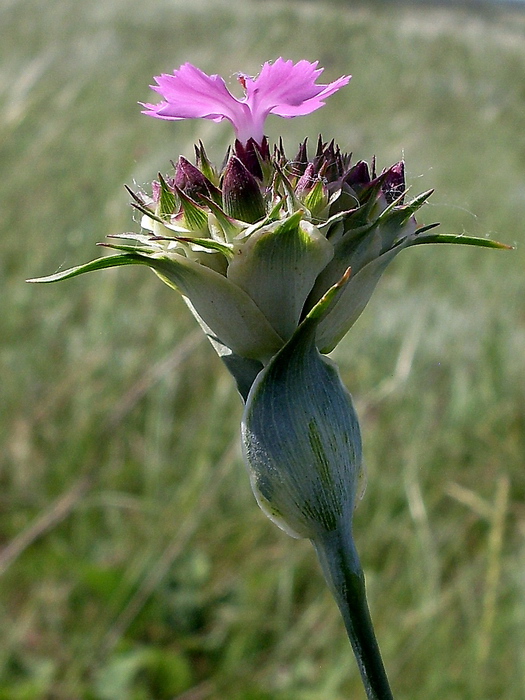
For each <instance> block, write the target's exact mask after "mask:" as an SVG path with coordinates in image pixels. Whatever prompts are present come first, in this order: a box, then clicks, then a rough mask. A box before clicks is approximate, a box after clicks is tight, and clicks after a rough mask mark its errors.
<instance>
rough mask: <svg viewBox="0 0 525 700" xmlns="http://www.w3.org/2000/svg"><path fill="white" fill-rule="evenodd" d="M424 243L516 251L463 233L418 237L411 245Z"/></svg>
mask: <svg viewBox="0 0 525 700" xmlns="http://www.w3.org/2000/svg"><path fill="white" fill-rule="evenodd" d="M424 243H452V244H455V245H472V246H479V247H480V248H495V249H497V250H514V247H513V246H511V245H507V244H506V243H499V242H498V241H493V240H491V239H490V238H476V237H475V236H465V235H464V234H462V233H434V234H431V235H426V236H422V235H418V236H417V237H416V238H415V239H414V240H413V241H411V242H410V243H409V245H410V246H415V245H423V244H424Z"/></svg>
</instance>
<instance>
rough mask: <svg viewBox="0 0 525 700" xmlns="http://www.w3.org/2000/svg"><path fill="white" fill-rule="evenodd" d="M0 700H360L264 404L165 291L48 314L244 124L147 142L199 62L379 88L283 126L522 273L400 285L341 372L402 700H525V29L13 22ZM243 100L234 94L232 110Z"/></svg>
mask: <svg viewBox="0 0 525 700" xmlns="http://www.w3.org/2000/svg"><path fill="white" fill-rule="evenodd" d="M0 26H2V41H1V42H0V167H1V173H2V175H1V178H0V212H1V215H0V228H1V234H0V282H1V294H2V304H1V312H0V367H1V379H0V382H1V383H0V444H1V445H2V449H1V451H0V544H1V547H2V549H1V550H0V636H1V642H0V700H174V699H175V698H176V699H178V700H207V699H210V700H346V699H348V698H352V699H353V700H358V699H360V698H364V693H363V690H362V687H361V681H360V678H359V674H358V672H357V668H356V666H355V662H354V660H353V657H352V655H351V650H350V647H349V644H348V640H347V638H346V636H345V633H344V629H343V625H342V622H341V620H340V618H339V614H338V612H337V610H336V607H335V604H334V602H333V600H332V598H331V597H330V594H329V592H328V591H327V589H326V586H325V584H324V582H323V580H322V577H321V574H320V571H319V569H318V564H317V561H316V559H315V556H314V553H313V550H312V548H311V546H310V545H309V543H308V542H305V541H296V540H292V539H291V538H289V537H287V536H286V535H285V534H284V533H282V532H281V531H280V530H278V529H277V528H276V527H275V526H274V525H273V524H272V523H271V522H270V521H268V520H267V519H266V518H265V516H264V515H263V514H262V512H261V511H260V510H259V508H258V507H257V505H256V503H255V500H254V499H253V496H252V493H251V489H250V486H249V483H248V479H247V476H246V472H245V468H244V466H243V464H242V460H241V455H240V445H239V420H240V417H241V412H242V406H241V401H240V399H239V397H238V395H237V393H236V390H235V387H234V383H233V381H232V380H231V378H230V376H229V375H228V374H227V372H226V370H225V369H224V367H223V366H222V364H221V362H220V360H219V359H218V358H217V357H216V356H215V354H214V352H213V350H212V349H211V347H210V346H209V345H208V344H207V342H206V340H205V339H204V337H203V336H202V334H201V332H200V331H199V329H197V328H196V324H195V322H194V321H193V319H192V318H191V316H190V314H189V312H188V310H187V309H186V307H185V305H184V303H183V301H182V300H181V298H180V297H179V296H178V295H177V294H176V293H174V292H173V291H172V290H170V289H168V288H167V287H165V286H164V285H162V284H161V283H160V282H159V281H158V279H157V278H156V277H155V276H154V275H153V274H152V273H151V272H150V271H148V270H146V269H142V268H140V269H135V268H126V269H117V270H110V271H105V272H99V273H97V274H96V275H86V276H84V277H82V278H79V279H76V280H71V281H67V282H62V283H60V284H57V285H51V286H42V287H39V286H35V285H28V284H25V282H24V280H25V279H26V278H28V277H34V276H38V275H45V274H50V273H53V272H55V271H56V270H58V269H60V268H62V267H69V266H72V265H76V264H79V263H81V262H84V261H87V260H90V259H92V258H95V257H97V255H98V253H99V252H100V249H98V250H97V248H96V247H95V243H96V242H98V241H101V240H103V239H104V237H105V236H106V235H107V234H110V233H115V232H120V231H126V230H130V229H131V228H133V229H134V230H138V228H137V227H138V222H137V220H136V219H137V217H136V215H134V214H133V210H132V209H131V207H130V206H129V197H128V195H127V193H126V192H125V190H124V187H123V185H124V183H126V184H128V185H130V186H132V187H133V186H136V187H141V186H143V185H145V183H147V182H149V181H151V180H152V179H154V178H155V177H156V175H157V172H158V171H161V172H164V173H166V172H168V171H169V169H170V160H172V159H176V158H177V157H178V155H179V154H184V155H185V156H187V157H190V158H191V157H192V155H193V144H194V143H195V142H197V141H198V140H199V139H202V141H203V142H204V143H205V144H206V148H207V151H208V154H209V156H210V157H211V159H212V160H215V161H216V162H217V163H220V162H221V160H222V158H223V155H224V153H225V151H226V148H227V146H228V144H229V142H230V139H231V131H230V129H229V127H228V125H226V124H221V125H216V124H213V123H211V122H204V121H201V122H180V123H169V122H161V121H160V120H153V119H148V118H147V117H145V116H143V115H141V114H140V107H139V105H138V104H137V102H138V101H139V100H141V101H148V100H153V101H154V96H153V94H152V93H151V91H150V90H149V89H148V85H149V84H150V83H151V82H152V76H154V75H158V74H159V73H160V72H169V71H171V70H172V69H173V68H175V67H178V66H179V65H180V64H181V63H183V62H185V61H191V62H193V63H194V64H196V65H198V66H199V67H201V68H202V69H203V70H205V71H207V72H216V73H220V74H222V75H224V76H226V77H227V76H232V75H233V74H234V73H235V72H236V71H238V70H242V71H244V72H247V73H254V74H255V73H257V71H258V69H259V67H260V65H261V64H262V63H263V62H264V61H265V60H269V59H274V58H276V57H278V56H281V55H282V56H284V57H286V58H293V59H295V60H298V59H300V58H307V59H309V60H319V62H320V65H321V66H324V67H325V74H324V76H323V77H326V78H327V80H334V79H335V78H337V77H339V76H340V75H342V74H347V73H351V74H352V75H353V79H352V81H351V83H350V85H349V86H348V87H347V88H345V89H344V90H342V91H341V92H340V93H338V94H337V95H335V96H333V97H332V98H330V101H329V102H328V103H327V106H326V107H325V108H324V109H322V110H320V111H318V112H316V113H314V114H312V115H310V116H308V117H305V118H301V119H295V120H281V119H278V118H277V117H275V118H271V119H269V121H268V136H269V137H270V139H272V140H275V139H278V138H279V136H280V135H282V136H283V139H284V142H285V145H286V147H287V149H288V151H289V153H290V154H291V153H293V151H294V149H295V148H296V144H297V143H298V142H299V141H300V140H302V139H303V138H304V137H305V136H308V137H309V139H310V141H311V142H315V140H316V138H317V135H318V133H319V132H322V134H323V135H324V137H325V139H327V140H328V139H331V138H334V139H335V140H336V141H337V142H338V143H339V144H340V145H341V147H342V148H343V150H346V151H352V152H353V153H354V157H355V159H356V160H357V159H359V158H365V159H368V160H370V159H371V158H372V156H374V155H375V156H376V157H377V162H378V166H379V167H380V168H382V167H384V166H388V165H390V164H392V163H393V162H395V161H396V160H399V159H400V158H401V157H404V158H405V160H406V165H407V177H408V183H409V185H410V187H411V193H413V194H416V193H418V192H421V191H424V190H427V189H429V188H435V190H436V191H435V193H434V195H433V196H432V198H431V200H430V203H429V204H428V205H427V206H426V207H425V208H424V209H423V210H422V212H421V214H420V217H419V219H420V221H421V223H422V224H430V223H432V222H434V221H440V222H441V230H442V231H443V232H454V233H463V232H464V233H468V234H470V235H477V236H482V237H484V236H487V237H491V238H495V239H498V240H501V241H503V242H506V243H508V244H511V245H513V246H515V250H514V251H512V252H508V251H495V250H484V249H468V248H460V247H458V246H455V247H446V246H424V247H421V248H416V249H414V250H409V251H407V252H403V254H402V255H401V256H400V257H399V258H398V259H396V261H395V262H394V264H393V265H392V266H391V268H390V269H389V270H388V271H387V273H386V275H385V277H384V278H383V280H382V281H381V282H380V284H379V286H378V289H377V291H376V293H375V295H374V297H373V299H372V301H371V302H370V304H369V305H368V307H367V309H366V310H365V312H364V314H363V315H362V317H361V318H360V319H359V321H358V322H357V324H356V325H355V326H354V328H353V329H352V330H351V332H350V333H349V334H348V336H347V337H346V338H345V340H344V341H343V342H342V343H341V344H340V346H339V347H338V348H337V350H336V351H335V353H334V357H335V359H336V360H337V361H338V363H339V364H340V367H341V370H342V375H343V378H344V380H345V382H346V384H347V386H348V388H349V389H350V391H351V392H352V394H353V397H354V400H355V402H356V406H357V409H358V413H359V415H360V419H361V423H362V430H363V438H364V451H365V459H366V465H367V475H368V483H367V488H366V492H365V495H364V497H363V499H362V501H361V503H360V504H359V506H358V508H357V511H356V514H355V537H356V543H357V547H358V549H359V552H360V554H361V558H362V561H363V565H364V568H365V574H366V577H367V583H368V593H369V602H370V607H371V611H372V616H373V619H374V622H375V627H376V632H377V635H378V638H379V642H380V645H381V649H382V653H383V656H384V660H385V664H386V667H387V670H388V672H389V677H390V679H391V684H392V688H393V691H394V695H395V697H396V699H397V700H415V699H416V698H424V699H425V700H444V699H446V700H499V699H500V698H505V700H523V698H524V697H525V651H524V650H525V468H524V456H525V361H524V357H525V305H524V299H525V274H524V267H525V252H524V251H525V246H524V243H525V81H524V79H523V76H524V74H525V14H523V13H520V12H519V11H518V10H510V9H503V8H502V9H498V10H490V11H489V10H488V9H484V10H483V11H482V10H481V9H480V8H475V7H471V8H461V7H458V8H455V9H454V8H438V7H436V8H433V7H430V6H425V7H420V8H418V7H417V6H410V5H406V6H404V5H397V4H393V3H388V4H384V5H382V4H375V3H359V2H356V3H347V2H342V1H341V2H335V1H334V2H306V1H303V2H300V1H285V0H282V1H281V2H279V1H274V0H269V1H266V0H265V1H264V2H263V1H257V0H245V1H244V2H242V3H241V2H226V0H216V1H212V0H193V2H191V3H187V2H184V1H183V0H143V1H142V2H139V0H113V1H112V2H104V1H103V0H85V2H82V3H80V2H78V3H77V2H73V0H70V1H68V0H46V2H45V3H42V2H39V1H38V0H4V2H3V3H2V5H1V7H0ZM232 80H233V79H232Z"/></svg>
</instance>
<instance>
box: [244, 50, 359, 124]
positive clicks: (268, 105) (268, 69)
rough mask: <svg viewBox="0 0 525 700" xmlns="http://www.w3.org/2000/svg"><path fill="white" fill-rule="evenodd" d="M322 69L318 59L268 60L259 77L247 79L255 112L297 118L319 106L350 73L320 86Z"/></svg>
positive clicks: (347, 79) (248, 95) (344, 83)
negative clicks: (318, 65)
mask: <svg viewBox="0 0 525 700" xmlns="http://www.w3.org/2000/svg"><path fill="white" fill-rule="evenodd" d="M322 72H323V69H322V68H319V69H318V68H317V61H316V62H315V63H310V62H309V61H305V60H302V61H299V62H298V63H295V64H294V63H293V61H285V60H284V59H282V58H278V59H277V60H276V61H275V63H265V64H264V66H263V67H262V70H261V72H260V74H259V75H258V77H257V78H255V79H251V78H247V79H246V102H247V104H248V105H249V106H250V109H251V111H252V114H253V115H256V114H257V115H261V116H262V115H264V117H263V118H265V117H266V116H267V115H268V114H270V113H272V114H277V115H278V116H282V117H297V116H301V115H304V114H310V112H313V111H315V110H316V109H319V107H322V106H323V105H324V101H323V99H324V98H326V97H329V96H330V95H332V94H333V93H334V92H336V91H337V90H339V88H341V87H343V86H344V85H346V84H347V83H348V82H349V80H350V77H351V76H342V77H341V78H339V79H338V80H336V81H334V82H333V83H329V84H328V85H317V84H316V80H317V79H318V78H319V76H320V75H321V73H322Z"/></svg>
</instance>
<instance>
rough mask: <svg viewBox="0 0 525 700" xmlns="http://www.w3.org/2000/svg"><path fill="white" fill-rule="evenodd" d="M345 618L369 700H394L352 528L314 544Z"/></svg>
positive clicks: (324, 537) (316, 541)
mask: <svg viewBox="0 0 525 700" xmlns="http://www.w3.org/2000/svg"><path fill="white" fill-rule="evenodd" d="M312 543H313V545H314V547H315V550H316V552H317V556H318V558H319V562H320V563H321V568H322V570H323V574H324V576H325V579H326V582H327V583H328V586H329V588H330V590H331V591H332V594H333V596H334V598H335V600H336V602H337V605H338V607H339V610H340V611H341V614H342V616H343V620H344V623H345V627H346V631H347V633H348V637H349V639H350V643H351V644H352V649H353V650H354V654H355V657H356V660H357V664H358V666H359V671H360V673H361V677H362V679H363V685H364V687H365V690H366V695H367V698H368V700H393V695H392V691H391V690H390V686H389V683H388V678H387V675H386V671H385V667H384V666H383V661H382V659H381V653H380V651H379V646H378V644H377V640H376V637H375V634H374V628H373V625H372V620H371V618H370V612H369V610H368V604H367V601H366V591H365V579H364V575H363V570H362V568H361V564H360V562H359V557H358V554H357V551H356V549H355V545H354V542H353V538H352V533H351V531H350V527H348V528H347V532H344V530H343V529H342V528H338V529H337V530H334V531H333V532H329V533H326V534H324V535H322V536H321V537H319V538H317V539H316V540H313V541H312Z"/></svg>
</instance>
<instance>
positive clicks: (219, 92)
mask: <svg viewBox="0 0 525 700" xmlns="http://www.w3.org/2000/svg"><path fill="white" fill-rule="evenodd" d="M322 72H323V69H322V68H317V61H315V62H314V63H310V62H309V61H305V60H302V61H298V62H297V63H294V62H293V61H289V60H288V61H286V60H284V59H283V58H278V59H277V60H276V61H275V63H270V62H266V63H265V64H264V65H263V67H262V69H261V72H260V74H259V75H258V76H257V77H256V78H251V77H249V76H246V75H244V74H239V82H240V83H241V85H242V86H243V87H244V89H245V93H246V94H245V96H244V97H243V98H242V99H237V98H236V97H234V96H233V95H232V94H231V92H230V91H229V90H228V88H227V87H226V83H225V82H224V80H223V79H222V78H221V77H220V76H219V75H207V74H206V73H204V72H203V71H201V70H200V69H199V68H197V67H196V66H194V65H192V64H191V63H184V64H183V65H182V66H181V67H180V68H178V69H177V70H175V71H173V74H166V73H163V74H162V75H159V76H157V77H156V78H155V80H156V82H157V85H152V86H151V88H152V89H153V90H155V92H158V93H159V94H160V95H162V97H163V98H164V100H163V101H162V102H160V103H159V104H157V105H155V104H150V103H142V104H143V106H144V107H146V109H145V110H144V114H147V115H148V116H151V117H157V118H159V119H173V120H180V119H199V118H200V119H211V120H213V121H222V120H223V119H228V120H229V121H230V122H231V123H232V124H233V127H234V129H235V133H236V136H237V138H238V139H239V141H240V142H241V143H243V144H244V143H246V142H247V141H248V140H249V139H250V138H253V139H254V141H256V142H257V143H261V141H262V139H263V136H264V122H265V120H266V117H267V116H268V115H269V114H276V115H278V116H280V117H286V118H288V119H290V118H292V117H299V116H303V115H305V114H310V112H314V111H315V110H316V109H319V107H322V106H323V105H324V100H325V99H326V98H327V97H329V96H330V95H333V93H334V92H337V90H339V88H341V87H343V86H344V85H346V84H347V83H348V81H349V80H350V77H351V76H348V75H344V76H341V77H340V78H339V79H338V80H335V81H334V82H332V83H328V84H326V85H318V84H317V83H316V80H317V79H318V78H319V76H320V75H321V73H322Z"/></svg>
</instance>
